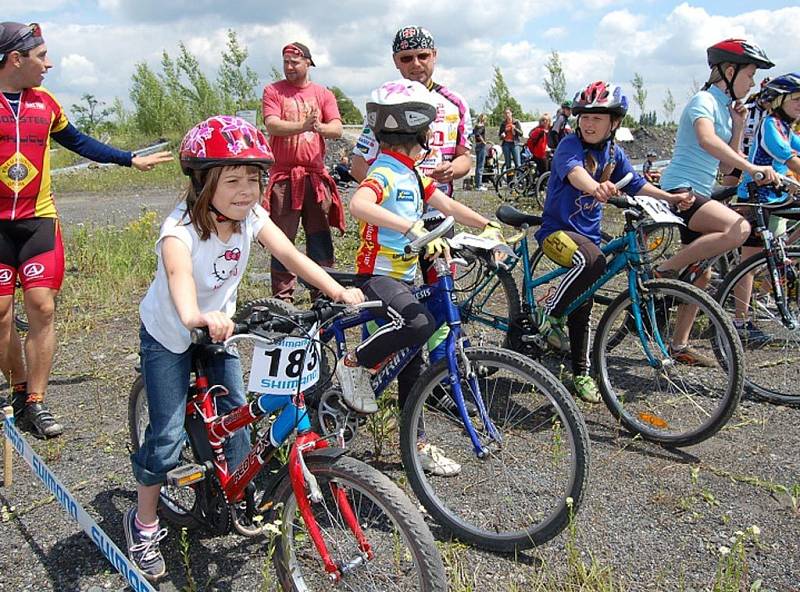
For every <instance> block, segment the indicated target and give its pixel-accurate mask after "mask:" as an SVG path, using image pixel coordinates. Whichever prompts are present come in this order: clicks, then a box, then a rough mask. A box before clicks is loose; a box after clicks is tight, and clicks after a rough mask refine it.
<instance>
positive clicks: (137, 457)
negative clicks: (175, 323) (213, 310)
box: [131, 326, 250, 485]
mask: <svg viewBox="0 0 800 592" xmlns="http://www.w3.org/2000/svg"><path fill="white" fill-rule="evenodd" d="M139 339H140V340H141V345H140V350H139V356H140V357H141V361H142V375H143V377H144V384H145V389H146V390H147V405H148V409H149V413H150V425H148V426H147V430H146V431H145V434H144V443H143V444H142V447H141V448H139V450H138V452H136V453H135V454H132V455H131V462H132V464H133V474H134V476H135V477H136V481H138V482H139V483H141V484H142V485H159V484H161V483H163V482H164V481H165V479H166V476H167V472H168V471H170V470H171V469H173V468H175V467H176V466H177V464H178V459H179V457H180V454H181V449H182V448H183V446H184V440H185V436H184V430H183V422H184V417H185V414H186V394H187V392H188V390H189V377H190V373H191V370H192V351H193V350H194V348H195V346H194V345H192V346H189V349H187V350H186V351H185V352H183V353H180V354H176V353H173V352H171V351H169V350H168V349H167V348H165V347H164V346H163V345H161V344H160V343H159V342H158V341H156V340H155V339H154V338H153V337H152V336H151V335H150V334H149V333H148V332H147V330H146V329H145V328H144V326H141V327H140V329H139ZM206 372H207V374H208V380H209V384H210V385H212V386H213V385H216V384H222V385H225V387H226V388H227V389H228V395H226V396H224V397H217V399H216V403H217V412H218V413H219V415H223V414H224V413H226V412H228V411H230V410H232V409H234V408H236V407H239V406H240V405H244V404H245V403H246V402H247V399H246V397H245V392H244V383H243V382H242V366H241V364H240V363H239V356H237V355H232V354H229V353H224V354H218V355H215V356H214V357H213V358H212V359H211V360H210V361H209V362H208V363H207V364H206ZM224 448H225V456H226V458H227V460H228V467H229V470H230V471H231V472H232V471H233V470H234V469H235V468H236V467H237V466H238V465H239V463H240V462H242V460H243V459H244V457H245V456H247V453H248V452H249V450H250V430H249V429H247V428H245V429H242V430H239V431H237V432H236V433H234V434H233V435H232V436H231V437H230V438H228V439H227V440H226V441H225V444H224Z"/></svg>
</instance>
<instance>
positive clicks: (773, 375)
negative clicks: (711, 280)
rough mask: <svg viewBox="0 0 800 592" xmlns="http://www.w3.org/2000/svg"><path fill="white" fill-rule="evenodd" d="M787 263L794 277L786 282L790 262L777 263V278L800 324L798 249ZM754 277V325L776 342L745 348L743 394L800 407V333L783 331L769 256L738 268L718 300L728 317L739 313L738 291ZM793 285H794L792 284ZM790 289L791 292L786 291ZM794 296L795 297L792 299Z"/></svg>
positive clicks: (749, 260)
mask: <svg viewBox="0 0 800 592" xmlns="http://www.w3.org/2000/svg"><path fill="white" fill-rule="evenodd" d="M786 258H787V260H789V262H790V263H789V265H791V268H792V270H793V272H794V278H791V277H789V278H787V273H786V265H787V263H786V261H784V262H783V263H779V265H778V268H777V273H778V278H779V281H780V283H781V286H782V288H783V290H782V291H783V295H784V304H785V305H786V307H787V309H788V310H789V313H790V314H791V315H793V317H794V320H795V322H800V299H798V297H797V293H798V288H800V286H798V285H797V284H798V283H800V279H798V277H797V274H800V247H789V248H787V249H786ZM751 272H754V273H755V278H754V282H753V283H754V286H755V287H754V289H753V290H752V293H751V297H750V303H749V304H750V313H751V317H752V318H753V322H754V323H755V324H756V325H757V326H758V327H759V328H760V329H761V330H762V331H765V333H767V334H768V335H770V336H771V337H772V341H770V342H769V343H767V344H765V345H763V346H762V347H758V348H753V347H748V345H747V344H746V343H745V344H744V346H745V347H746V348H747V357H746V364H745V382H744V385H745V386H744V388H745V392H747V393H748V394H751V395H753V396H754V397H757V398H759V399H762V400H764V401H768V402H770V403H778V404H782V405H800V386H798V384H797V377H798V373H797V368H798V366H799V365H800V328H797V329H791V328H788V327H786V326H784V324H783V321H782V318H781V315H780V312H779V311H778V310H777V308H776V304H775V300H774V294H773V292H772V280H771V276H770V273H769V270H768V268H767V257H766V253H757V254H755V255H753V256H752V257H749V258H747V259H746V260H745V261H743V262H742V263H740V264H739V265H738V266H736V267H735V268H734V269H733V270H732V271H731V272H730V273H729V274H728V275H727V276H726V277H725V279H724V280H723V282H722V285H721V286H720V288H719V291H718V292H717V295H716V299H717V302H719V303H720V305H721V306H722V308H723V309H724V310H725V311H726V312H727V313H728V314H730V315H733V314H734V313H735V308H736V301H737V298H736V294H735V287H736V286H737V284H738V283H739V282H740V281H742V279H743V278H744V277H746V276H747V275H748V274H749V273H751ZM791 284H794V285H791ZM787 288H788V289H787ZM787 292H791V293H792V294H793V295H794V298H789V297H788V296H787Z"/></svg>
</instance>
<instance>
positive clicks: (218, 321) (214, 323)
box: [192, 310, 235, 343]
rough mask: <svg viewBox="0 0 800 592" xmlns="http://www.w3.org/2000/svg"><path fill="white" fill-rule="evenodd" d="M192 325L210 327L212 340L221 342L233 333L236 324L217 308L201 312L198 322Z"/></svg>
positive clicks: (209, 332) (209, 331)
mask: <svg viewBox="0 0 800 592" xmlns="http://www.w3.org/2000/svg"><path fill="white" fill-rule="evenodd" d="M192 326H193V327H208V334H209V335H210V336H211V341H213V342H214V343H220V342H222V341H225V340H226V339H228V338H229V337H230V336H231V335H233V329H234V326H235V325H234V323H233V321H232V320H231V319H230V318H229V317H228V316H227V315H226V314H225V313H223V312H221V311H218V310H215V311H211V312H203V313H200V315H199V316H198V317H197V319H196V322H194V323H192Z"/></svg>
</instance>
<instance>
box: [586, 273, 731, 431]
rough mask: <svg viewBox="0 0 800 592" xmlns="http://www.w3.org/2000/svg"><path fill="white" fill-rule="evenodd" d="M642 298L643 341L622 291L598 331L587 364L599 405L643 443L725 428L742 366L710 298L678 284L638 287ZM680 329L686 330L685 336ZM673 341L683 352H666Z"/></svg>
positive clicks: (727, 326)
mask: <svg viewBox="0 0 800 592" xmlns="http://www.w3.org/2000/svg"><path fill="white" fill-rule="evenodd" d="M641 298H642V305H641V307H640V309H639V310H640V311H641V316H642V335H641V336H640V334H639V331H638V329H637V328H636V321H635V318H634V314H633V312H632V311H633V308H632V303H631V298H630V295H629V293H628V292H625V293H623V294H620V295H619V296H618V297H617V298H616V299H615V300H614V301H613V302H612V303H611V304H610V305H609V306H608V308H606V311H605V313H604V314H603V316H602V318H601V319H600V323H599V324H598V326H597V335H596V337H595V344H594V350H593V359H592V363H593V365H594V369H595V372H596V374H597V379H598V380H597V383H598V386H599V388H600V392H601V393H602V395H603V400H604V401H605V403H606V405H607V406H608V408H609V410H610V411H611V413H612V414H613V415H614V417H615V418H616V419H618V420H619V421H620V423H621V424H622V425H623V426H624V427H625V428H626V429H628V430H629V431H631V432H633V433H634V434H640V435H641V436H642V437H644V438H645V439H647V440H651V441H654V442H658V443H660V444H663V445H665V446H689V445H691V444H697V443H698V442H702V441H703V440H705V439H707V438H709V437H711V436H713V435H714V434H715V433H717V431H719V430H720V428H722V426H724V425H725V423H726V422H727V421H728V419H729V418H730V417H731V415H732V414H733V411H734V410H735V409H736V405H737V404H738V403H739V398H740V397H741V393H742V386H743V375H744V361H743V353H742V346H741V343H740V342H739V339H738V337H737V336H736V332H735V330H734V328H733V323H732V322H731V320H730V319H729V318H728V317H727V315H726V314H725V313H724V311H723V310H722V309H721V307H720V306H719V304H717V303H716V302H715V301H714V300H713V299H712V298H711V297H710V296H709V295H708V294H706V293H705V292H703V291H702V290H699V289H698V288H695V287H694V286H691V285H689V284H687V283H684V282H679V281H673V280H650V281H647V282H644V289H643V290H642V293H641ZM692 309H696V310H697V315H696V316H695V317H694V320H692V317H691V314H690V313H691V312H692ZM679 315H681V321H680V323H679V320H678V317H679ZM681 326H687V327H689V330H688V339H685V338H684V336H685V335H686V332H685V331H683V332H682V331H681ZM674 338H675V340H676V341H678V340H679V341H680V343H684V342H685V343H686V344H688V348H689V349H688V350H683V353H675V352H676V351H680V350H677V348H676V349H674V350H668V349H667V348H668V347H670V343H671V342H672V341H673V339H674ZM643 343H644V344H645V345H643ZM645 348H647V350H649V351H650V352H651V354H652V356H653V357H654V359H655V360H656V362H657V367H653V366H652V365H651V364H650V363H649V358H648V356H647V354H646V349H645ZM670 352H672V353H670Z"/></svg>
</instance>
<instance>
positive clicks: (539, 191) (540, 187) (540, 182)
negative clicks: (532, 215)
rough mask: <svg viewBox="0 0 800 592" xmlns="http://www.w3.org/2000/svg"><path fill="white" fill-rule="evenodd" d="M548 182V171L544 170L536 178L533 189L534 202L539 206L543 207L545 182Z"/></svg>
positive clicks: (545, 194) (545, 192)
mask: <svg viewBox="0 0 800 592" xmlns="http://www.w3.org/2000/svg"><path fill="white" fill-rule="evenodd" d="M549 182H550V171H545V172H543V173H542V174H541V175H539V178H538V179H536V189H535V191H534V197H535V198H536V203H537V204H538V206H539V207H540V208H544V200H545V199H546V198H547V184H548V183H549Z"/></svg>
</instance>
